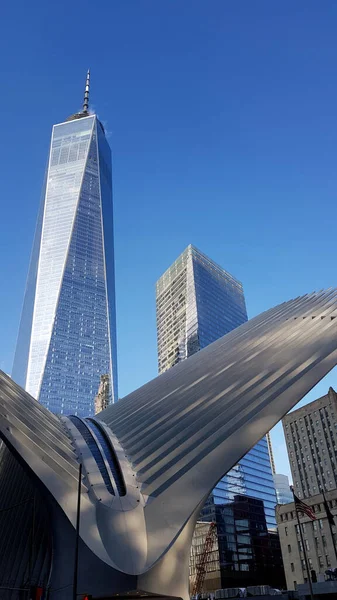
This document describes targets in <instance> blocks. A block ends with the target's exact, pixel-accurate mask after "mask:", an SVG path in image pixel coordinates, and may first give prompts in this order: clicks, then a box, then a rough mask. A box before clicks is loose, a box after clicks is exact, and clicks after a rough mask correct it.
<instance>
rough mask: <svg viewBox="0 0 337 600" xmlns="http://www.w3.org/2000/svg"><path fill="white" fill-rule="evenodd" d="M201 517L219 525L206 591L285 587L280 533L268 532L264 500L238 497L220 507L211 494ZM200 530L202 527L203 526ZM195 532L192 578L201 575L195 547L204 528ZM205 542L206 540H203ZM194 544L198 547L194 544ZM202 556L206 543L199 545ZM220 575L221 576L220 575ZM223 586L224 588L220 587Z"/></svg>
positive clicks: (191, 568)
mask: <svg viewBox="0 0 337 600" xmlns="http://www.w3.org/2000/svg"><path fill="white" fill-rule="evenodd" d="M201 515H202V516H203V515H205V517H206V518H207V520H208V521H207V523H205V525H208V523H209V522H213V523H215V524H216V528H217V542H216V545H214V547H213V548H212V553H211V556H210V558H209V560H208V561H207V577H206V578H205V585H204V591H214V590H216V589H219V588H226V587H228V588H235V587H246V586H254V585H261V584H262V583H263V585H270V586H272V587H276V588H284V586H285V578H284V570H283V563H282V555H281V548H280V542H279V537H278V534H277V533H276V532H274V531H268V528H267V523H266V516H265V511H264V505H263V501H262V500H258V499H257V498H251V497H249V496H241V495H239V494H238V495H236V496H234V500H233V501H232V502H228V503H225V504H217V503H216V502H215V498H214V496H213V495H211V496H210V497H209V498H208V500H207V502H206V504H205V506H204V508H203V510H202V511H201ZM199 528H200V525H199ZM199 528H197V529H196V530H195V533H194V536H193V542H192V557H193V558H194V561H193V562H192V561H190V579H191V580H192V581H193V579H195V577H196V572H197V558H198V556H197V557H194V553H195V550H194V548H193V545H195V544H196V543H197V541H198V538H199V537H200V529H199ZM201 541H203V539H202V538H201ZM193 543H194V544H193ZM197 549H198V550H199V554H200V553H201V551H202V544H200V545H199V548H198V546H197ZM219 573H220V574H219ZM219 584H220V585H219Z"/></svg>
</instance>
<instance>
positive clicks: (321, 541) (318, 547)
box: [276, 489, 337, 590]
mask: <svg viewBox="0 0 337 600" xmlns="http://www.w3.org/2000/svg"><path fill="white" fill-rule="evenodd" d="M325 496H326V500H327V502H328V505H329V508H330V510H331V512H332V514H333V515H337V489H335V490H332V491H329V492H326V494H325ZM305 503H306V504H308V505H309V506H311V507H312V510H313V512H314V513H315V517H316V520H315V521H311V520H310V519H309V517H307V516H306V515H302V513H300V522H301V527H302V531H303V538H304V544H305V548H306V553H307V556H308V561H309V568H310V570H314V571H315V574H316V577H317V581H324V579H325V571H326V570H328V569H331V568H332V569H335V568H336V567H337V559H336V545H337V529H336V527H335V526H332V535H331V531H330V527H329V523H328V519H327V516H326V512H325V510H324V504H323V496H322V494H316V495H315V496H311V497H310V498H306V499H305ZM276 519H277V527H278V532H279V536H280V543H281V550H282V556H283V564H284V570H285V575H286V580H287V589H289V590H294V589H296V588H297V586H298V585H300V584H303V583H306V582H307V572H306V566H305V558H304V553H303V546H302V542H301V539H300V532H299V528H298V523H297V517H296V512H295V505H294V502H292V503H290V504H284V505H278V506H277V507H276ZM335 522H336V523H337V516H335Z"/></svg>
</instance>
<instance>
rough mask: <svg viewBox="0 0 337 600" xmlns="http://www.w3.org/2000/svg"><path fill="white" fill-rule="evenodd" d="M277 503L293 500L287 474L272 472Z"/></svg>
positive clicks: (286, 502)
mask: <svg viewBox="0 0 337 600" xmlns="http://www.w3.org/2000/svg"><path fill="white" fill-rule="evenodd" d="M273 479H274V484H275V491H276V499H277V504H288V503H289V502H292V501H293V493H292V491H291V489H290V485H289V479H288V476H287V475H282V474H281V473H274V474H273Z"/></svg>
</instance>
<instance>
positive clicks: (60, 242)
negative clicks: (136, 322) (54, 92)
mask: <svg viewBox="0 0 337 600" xmlns="http://www.w3.org/2000/svg"><path fill="white" fill-rule="evenodd" d="M103 374H109V376H110V381H111V390H112V398H111V400H112V401H114V400H115V399H117V364H116V320H115V290H114V256H113V223H112V178H111V157H110V148H109V146H108V143H107V141H106V138H105V134H104V130H103V126H102V125H101V123H100V121H99V120H98V119H97V117H96V115H89V114H88V113H79V114H78V115H74V117H73V118H71V119H70V120H68V121H66V122H64V123H61V124H58V125H55V126H54V127H53V132H52V140H51V147H50V155H49V161H48V167H47V172H46V177H45V185H44V189H43V194H42V202H41V207H40V213H39V217H38V224H37V230H36V235H35V241H34V246H33V253H32V258H31V264H30V269H29V274H28V280H27V287H26V294H25V300H24V307H23V312H22V317H21V323H20V330H19V336H18V343H17V348H16V354H15V358H14V365H13V372H12V377H13V379H14V380H15V381H17V382H18V383H20V384H21V385H22V386H23V387H25V389H26V390H27V391H28V392H29V393H30V394H31V395H32V396H34V397H35V398H37V399H38V400H39V401H40V402H41V403H42V404H44V406H46V407H47V408H49V410H51V411H52V412H55V413H60V414H77V415H80V416H87V415H93V414H94V398H95V396H96V393H97V390H98V387H99V383H100V377H101V375H103Z"/></svg>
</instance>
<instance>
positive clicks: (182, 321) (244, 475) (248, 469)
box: [156, 245, 276, 528]
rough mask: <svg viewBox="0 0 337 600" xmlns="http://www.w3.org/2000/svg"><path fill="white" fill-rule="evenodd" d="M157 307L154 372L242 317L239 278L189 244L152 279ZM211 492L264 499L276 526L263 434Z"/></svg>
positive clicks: (225, 497)
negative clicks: (155, 363) (157, 277)
mask: <svg viewBox="0 0 337 600" xmlns="http://www.w3.org/2000/svg"><path fill="white" fill-rule="evenodd" d="M156 308H157V341H158V367H159V373H163V372H165V371H166V370H167V369H169V368H170V367H172V366H174V365H176V364H177V363H179V362H181V361H182V360H184V359H185V358H187V357H189V356H192V355H193V354H195V353H196V352H198V351H199V350H201V349H202V348H205V347H206V346H208V345H209V344H211V343H212V342H214V341H215V340H217V339H219V338H220V337H221V336H223V335H225V334H227V333H229V332H230V331H232V330H233V329H235V328H236V327H238V326H239V325H241V324H243V323H245V322H246V321H247V311H246V304H245V297H244V293H243V288H242V284H241V283H240V282H239V281H238V280H237V279H235V278H234V277H233V276H232V275H230V274H229V273H227V271H225V270H224V269H222V268H221V267H220V266H219V265H217V264H216V263H215V262H214V261H212V260H211V259H210V258H208V257H207V256H206V255H205V254H203V253H202V252H200V251H199V250H197V249H196V248H195V247H194V246H192V245H189V246H188V247H187V248H186V250H185V251H184V252H183V253H182V254H181V255H180V256H179V257H178V258H177V260H176V261H175V262H174V263H173V264H172V266H171V267H170V268H169V269H168V270H167V271H166V272H165V273H164V274H163V275H162V276H161V277H160V279H159V280H158V281H157V285H156ZM213 494H214V498H215V502H216V503H219V504H223V503H224V501H231V500H233V499H234V496H235V495H237V494H246V495H247V496H253V497H255V498H259V499H261V500H263V502H264V507H265V513H266V519H267V525H268V528H275V527H276V521H275V504H276V495H275V487H274V482H273V477H272V470H271V464H270V458H269V453H268V443H267V439H266V437H263V438H262V439H261V440H260V441H259V442H258V443H257V444H256V446H255V447H254V448H253V449H252V450H251V451H250V452H249V453H248V454H247V455H246V456H245V457H244V458H242V459H241V461H240V463H239V464H238V465H236V466H235V467H234V468H233V469H231V470H230V471H229V472H228V473H227V475H225V476H224V477H223V478H222V479H221V481H220V482H219V483H218V485H217V486H216V488H215V489H214V491H213Z"/></svg>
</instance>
